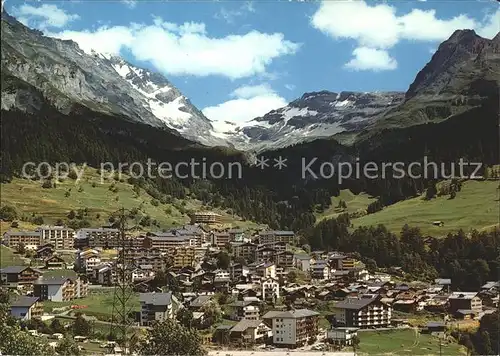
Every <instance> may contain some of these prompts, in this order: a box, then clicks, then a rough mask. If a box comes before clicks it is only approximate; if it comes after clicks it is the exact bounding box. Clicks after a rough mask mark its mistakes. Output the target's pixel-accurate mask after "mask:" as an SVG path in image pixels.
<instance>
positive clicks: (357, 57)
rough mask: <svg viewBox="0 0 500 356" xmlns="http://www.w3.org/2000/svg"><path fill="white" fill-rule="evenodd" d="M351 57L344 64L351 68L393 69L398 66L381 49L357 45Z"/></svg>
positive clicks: (387, 53)
mask: <svg viewBox="0 0 500 356" xmlns="http://www.w3.org/2000/svg"><path fill="white" fill-rule="evenodd" d="M352 54H353V57H354V58H353V59H351V60H350V61H349V62H348V63H346V64H345V67H346V68H349V69H352V70H373V71H377V72H378V71H383V70H393V69H396V68H397V67H398V62H397V61H396V60H395V59H394V58H392V57H391V56H390V55H389V52H387V51H386V50H383V49H376V48H368V47H358V48H356V49H355V50H354V51H353V52H352Z"/></svg>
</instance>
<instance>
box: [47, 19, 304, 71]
mask: <svg viewBox="0 0 500 356" xmlns="http://www.w3.org/2000/svg"><path fill="white" fill-rule="evenodd" d="M51 35H52V36H55V37H58V38H62V39H72V40H74V41H75V42H77V43H78V44H79V46H80V47H81V48H82V49H83V50H84V51H86V52H90V50H91V49H94V50H96V51H97V52H106V53H112V54H119V53H120V51H121V50H123V49H128V50H129V51H130V52H131V53H132V54H133V55H134V57H135V58H136V59H137V60H140V61H148V62H150V63H151V64H153V65H154V66H155V67H156V68H157V69H158V70H160V71H162V72H165V73H167V74H170V75H195V76H209V75H221V76H225V77H228V78H230V79H238V78H244V77H249V76H252V75H256V74H259V75H261V74H264V73H266V68H267V66H268V65H270V64H271V62H272V61H273V60H275V59H276V58H278V57H280V56H284V55H289V54H294V53H295V52H296V51H297V50H298V49H299V47H300V45H299V44H296V43H293V42H290V41H288V40H285V38H284V35H283V34H281V33H273V34H267V33H261V32H258V31H255V30H254V31H251V32H248V33H246V34H244V35H228V36H226V37H221V38H216V37H210V36H208V35H207V33H206V29H205V24H203V23H193V22H191V23H184V24H182V25H177V24H173V23H169V22H163V21H162V19H161V18H159V17H156V18H154V20H153V24H151V25H141V24H131V25H130V26H128V27H124V26H115V27H101V28H98V29H97V30H95V31H83V32H75V31H63V32H60V33H56V34H51Z"/></svg>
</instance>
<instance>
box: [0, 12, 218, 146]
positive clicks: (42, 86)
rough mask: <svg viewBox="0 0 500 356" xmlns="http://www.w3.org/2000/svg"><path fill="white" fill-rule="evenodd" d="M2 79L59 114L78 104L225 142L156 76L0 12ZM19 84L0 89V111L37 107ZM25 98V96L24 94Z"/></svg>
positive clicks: (197, 137)
mask: <svg viewBox="0 0 500 356" xmlns="http://www.w3.org/2000/svg"><path fill="white" fill-rule="evenodd" d="M1 43H2V49H1V53H2V79H4V78H8V77H9V76H10V77H14V78H16V79H18V80H21V81H22V82H25V83H27V84H29V85H31V86H33V87H35V88H36V89H38V90H39V91H40V92H42V93H43V95H44V97H45V99H46V100H47V101H48V102H50V103H51V105H53V106H54V107H56V108H57V109H58V110H59V111H60V112H62V113H65V114H69V113H71V112H72V111H73V110H75V109H76V106H75V105H82V106H84V107H87V108H89V109H91V110H94V111H98V112H103V113H107V114H114V115H118V116H122V117H124V118H126V119H128V120H132V121H137V122H141V123H146V124H149V125H151V126H155V127H159V128H165V129H171V130H175V131H177V132H179V133H180V134H182V135H183V136H184V137H186V138H188V139H192V140H194V141H197V142H200V143H202V144H206V145H228V142H226V141H225V140H222V139H220V138H218V137H216V136H213V135H211V134H210V132H211V131H212V130H213V128H212V126H211V123H210V121H209V120H208V119H207V118H206V117H205V116H204V115H203V113H202V112H201V111H199V110H198V109H197V108H195V107H194V106H193V105H192V104H191V103H190V102H189V100H188V99H187V98H186V97H185V96H184V95H182V93H180V92H179V90H178V89H177V88H175V87H174V86H173V85H172V84H171V83H170V82H169V81H168V80H167V79H166V78H164V77H163V76H162V75H161V74H158V73H153V72H151V71H148V70H146V69H142V68H137V67H135V66H133V65H131V64H129V63H127V62H125V61H124V60H123V59H121V58H119V57H112V56H110V55H108V54H103V53H96V52H93V51H92V52H90V53H86V52H84V51H83V50H82V49H81V48H80V47H79V46H78V45H77V44H76V43H75V42H73V41H68V40H60V39H55V38H50V37H46V36H44V35H43V34H42V33H41V32H40V31H37V30H32V29H29V28H27V27H26V26H24V25H23V24H21V23H20V22H18V21H17V20H16V19H15V18H13V17H12V16H10V15H8V14H7V13H6V12H5V11H3V12H2V38H1ZM27 95H28V94H27V93H26V92H25V91H23V89H22V88H16V89H13V88H9V90H8V91H5V90H3V91H2V109H3V110H10V109H13V108H17V109H21V110H24V111H32V112H33V111H35V112H36V110H40V107H37V106H36V103H35V104H33V103H30V104H29V105H27V104H26V97H27ZM28 96H29V95H28Z"/></svg>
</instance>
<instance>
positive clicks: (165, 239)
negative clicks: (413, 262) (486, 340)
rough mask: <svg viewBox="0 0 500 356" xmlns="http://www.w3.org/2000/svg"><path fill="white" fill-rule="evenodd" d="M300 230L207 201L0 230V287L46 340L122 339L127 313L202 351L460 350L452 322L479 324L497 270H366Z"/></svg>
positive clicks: (111, 346)
mask: <svg viewBox="0 0 500 356" xmlns="http://www.w3.org/2000/svg"><path fill="white" fill-rule="evenodd" d="M299 241H300V239H299V238H298V236H297V234H296V233H294V232H293V231H274V230H268V229H263V230H260V231H258V230H255V229H241V228H237V227H231V228H228V227H224V226H223V224H221V222H220V216H219V215H218V214H216V213H212V212H207V211H205V212H201V211H200V212H197V213H194V214H192V216H191V223H190V224H188V225H184V226H180V227H178V228H172V229H170V230H164V231H158V232H137V231H134V232H133V233H131V232H129V231H125V229H124V228H121V227H120V226H114V227H111V226H105V227H96V228H82V229H78V230H73V229H70V228H68V227H64V226H39V227H38V228H36V229H35V230H34V231H13V230H10V231H7V232H5V233H4V234H3V240H2V244H3V246H2V247H1V248H2V267H1V268H0V277H1V288H2V293H3V294H8V298H9V306H10V309H9V311H10V314H11V316H13V317H15V318H17V319H19V320H20V321H21V324H22V325H24V326H25V327H26V328H27V329H28V330H29V332H30V333H32V334H33V335H36V336H37V337H40V338H45V339H47V340H48V342H49V343H50V345H52V346H53V347H56V346H57V345H58V343H59V342H60V340H61V339H62V338H63V334H65V330H68V329H72V330H76V332H73V333H72V334H71V335H72V336H70V337H73V338H74V340H75V341H76V342H77V344H78V347H79V349H81V350H83V351H87V352H89V353H91V354H109V353H114V354H120V353H122V352H123V350H122V349H121V348H120V346H119V344H118V343H117V342H115V341H114V339H116V336H117V335H116V333H117V330H119V329H120V327H123V329H122V330H124V328H125V325H122V323H125V319H127V323H128V324H127V325H126V327H127V332H130V333H132V334H133V333H140V331H141V330H142V329H145V330H147V329H148V328H151V327H152V326H154V324H155V322H157V321H160V322H161V321H163V320H166V319H173V320H176V321H177V322H179V323H181V324H183V325H186V326H189V327H190V328H195V329H196V330H197V331H198V332H199V334H200V335H201V341H202V343H203V346H204V347H205V348H206V349H207V350H209V353H210V354H212V355H217V354H219V355H228V354H231V352H235V355H236V354H238V355H240V354H241V355H250V351H251V352H252V353H253V354H255V355H259V353H261V354H262V355H264V353H266V354H267V353H269V352H273V354H274V353H276V355H278V354H277V353H278V352H283V351H287V352H288V351H290V352H292V351H293V352H297V351H300V352H301V353H302V354H306V353H309V352H320V351H321V352H323V353H325V352H326V353H330V352H331V353H333V352H357V351H359V352H361V353H364V354H378V353H392V354H414V355H418V354H421V355H424V354H445V355H452V354H464V353H466V351H464V350H465V348H463V346H460V345H458V344H457V343H456V342H455V341H453V338H452V337H451V336H450V333H453V332H455V333H457V332H458V333H460V332H461V330H468V329H471V328H472V329H473V328H477V326H478V324H479V320H480V319H481V318H482V317H483V316H484V315H487V314H491V313H494V312H495V311H496V310H497V308H498V301H499V296H498V294H499V290H500V287H499V282H498V281H489V282H487V283H485V284H484V285H483V286H482V287H481V288H480V289H479V290H460V291H458V290H453V288H452V283H451V282H452V281H451V280H450V279H447V278H441V279H435V280H434V281H431V282H429V281H415V280H412V279H411V278H409V276H407V275H406V274H405V273H404V272H403V271H402V269H401V268H400V267H398V266H393V267H392V268H384V269H380V268H379V269H376V270H371V269H369V268H368V267H367V266H365V264H364V263H362V262H361V259H362V256H359V255H353V254H346V253H341V252H336V251H314V250H313V251H311V248H310V247H309V246H308V245H300V243H299ZM7 255H9V256H10V259H9V261H8V263H5V262H6V261H7V257H6V256H7ZM24 256H26V257H27V258H26V257H24ZM360 257H361V258H360ZM23 261H24V262H25V263H21V262H23ZM124 296H127V297H126V298H125V299H126V300H124ZM120 308H122V309H120ZM125 309H126V310H127V311H128V313H127V314H128V315H127V316H126V317H124V316H123V315H121V314H120V310H125ZM120 317H121V318H122V319H120ZM54 324H55V325H56V326H57V327H55V326H54ZM76 324H78V325H79V327H78V326H75V325H76ZM82 325H83V326H82ZM56 329H59V330H56ZM80 330H81V331H80ZM78 333H80V335H78ZM75 334H76V335H75ZM245 352H247V353H245ZM318 355H319V354H318Z"/></svg>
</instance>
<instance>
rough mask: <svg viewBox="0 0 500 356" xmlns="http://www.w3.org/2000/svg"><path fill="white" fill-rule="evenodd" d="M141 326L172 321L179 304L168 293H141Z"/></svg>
mask: <svg viewBox="0 0 500 356" xmlns="http://www.w3.org/2000/svg"><path fill="white" fill-rule="evenodd" d="M139 302H140V303H141V321H140V323H141V326H151V325H152V324H153V323H154V322H155V321H160V322H161V321H163V320H166V319H173V318H174V317H175V315H176V313H177V311H178V310H179V307H180V303H179V301H178V300H177V298H175V296H174V295H172V293H171V292H169V293H141V294H139Z"/></svg>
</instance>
